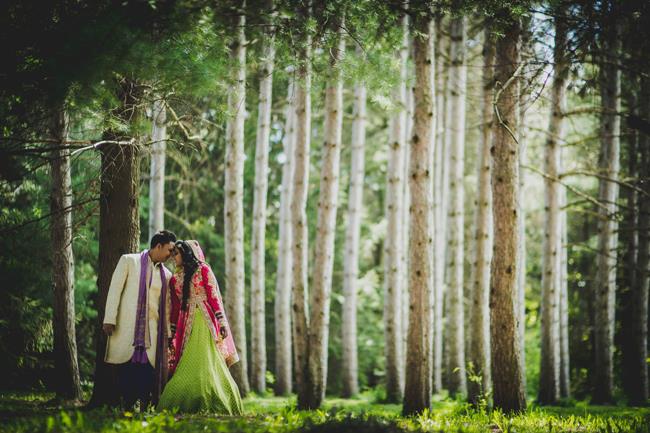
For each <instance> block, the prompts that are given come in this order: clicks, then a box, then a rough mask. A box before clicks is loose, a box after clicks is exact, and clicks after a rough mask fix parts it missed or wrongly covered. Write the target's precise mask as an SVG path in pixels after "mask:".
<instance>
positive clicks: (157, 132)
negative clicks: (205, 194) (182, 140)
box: [149, 97, 167, 239]
mask: <svg viewBox="0 0 650 433" xmlns="http://www.w3.org/2000/svg"><path fill="white" fill-rule="evenodd" d="M152 108H153V109H152V121H151V141H153V144H152V146H151V165H150V170H149V239H151V238H152V237H153V235H154V234H155V233H156V232H158V231H160V230H162V229H163V228H165V150H166V146H167V143H166V140H167V109H166V108H165V102H164V101H163V100H162V99H160V98H159V97H157V98H156V99H155V100H154V102H153V107H152Z"/></svg>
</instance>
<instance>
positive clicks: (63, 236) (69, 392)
mask: <svg viewBox="0 0 650 433" xmlns="http://www.w3.org/2000/svg"><path fill="white" fill-rule="evenodd" d="M50 134H51V135H52V136H53V138H54V139H56V140H57V141H58V142H60V143H64V142H66V141H68V117H67V115H66V113H65V111H64V110H62V109H61V110H56V111H55V112H54V113H53V116H52V127H51V131H50ZM50 170H51V171H52V194H51V195H50V212H51V213H52V223H51V226H50V232H51V237H52V251H53V254H52V286H53V289H54V296H53V312H54V320H53V325H54V367H55V368H56V371H57V374H56V375H55V379H56V382H55V390H56V395H57V397H58V398H60V399H64V400H79V399H80V398H81V384H80V380H79V364H78V362H77V340H76V336H75V335H76V334H75V312H74V310H75V309H74V255H73V253H72V181H71V176H70V150H69V149H60V150H55V151H54V155H52V159H51V161H50Z"/></svg>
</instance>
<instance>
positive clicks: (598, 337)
mask: <svg viewBox="0 0 650 433" xmlns="http://www.w3.org/2000/svg"><path fill="white" fill-rule="evenodd" d="M613 3H614V2H613V1H609V2H606V4H604V6H603V7H604V8H605V9H604V10H605V11H608V12H605V13H607V14H612V15H613V13H614V11H613ZM602 45H603V46H602V50H603V53H604V54H603V56H604V57H603V59H602V60H603V61H602V64H601V65H600V77H599V79H600V83H599V85H600V95H601V106H602V113H601V115H600V154H599V157H598V168H599V172H600V174H601V175H603V176H604V177H603V178H600V179H599V181H598V201H599V202H600V204H601V206H599V207H598V257H597V263H596V268H597V270H596V278H595V280H594V281H595V287H594V290H595V296H594V299H595V323H594V325H595V326H594V327H595V329H594V349H595V350H594V353H595V362H594V376H593V378H594V392H593V396H592V398H593V402H594V403H611V402H613V397H614V396H613V393H614V363H613V357H614V309H615V302H616V301H615V298H616V245H617V235H616V230H617V223H616V217H615V213H616V212H617V208H618V207H617V204H616V203H617V201H618V184H617V183H616V181H617V180H618V172H619V152H620V139H619V135H620V129H621V120H620V117H619V115H618V113H619V112H620V108H621V102H620V101H621V99H620V93H621V72H620V70H619V68H618V66H617V59H618V57H617V56H618V52H619V50H620V40H619V35H618V29H617V25H616V24H615V23H614V22H613V21H612V20H611V19H609V18H608V20H607V22H606V23H605V24H604V29H603V42H602Z"/></svg>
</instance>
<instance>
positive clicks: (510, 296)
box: [490, 12, 526, 412]
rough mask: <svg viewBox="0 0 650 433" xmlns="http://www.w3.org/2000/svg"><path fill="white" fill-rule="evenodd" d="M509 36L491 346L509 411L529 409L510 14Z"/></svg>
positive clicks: (501, 49) (499, 78) (496, 158)
mask: <svg viewBox="0 0 650 433" xmlns="http://www.w3.org/2000/svg"><path fill="white" fill-rule="evenodd" d="M505 15H506V16H505V19H506V23H505V24H504V36H503V37H501V38H500V39H499V41H498V42H497V46H496V53H497V57H496V61H495V65H496V66H495V71H494V72H495V83H497V85H496V92H497V94H496V95H495V102H494V110H495V116H496V119H495V125H494V128H493V131H494V135H493V148H492V156H493V160H492V161H493V166H492V200H493V202H492V206H493V207H492V214H493V221H494V244H493V254H492V266H491V275H490V306H491V308H490V341H491V346H492V347H491V361H492V362H491V364H492V365H493V366H495V367H496V366H498V368H493V370H492V382H493V389H494V406H495V407H496V408H500V409H501V410H503V411H504V412H512V411H521V410H524V409H525V408H526V394H525V389H524V378H523V376H524V365H523V363H522V359H521V352H522V350H521V346H522V344H523V342H522V341H521V336H520V334H519V330H518V323H517V311H516V309H517V265H518V262H517V250H518V246H519V228H518V225H519V220H518V217H517V213H518V211H519V206H518V203H517V201H518V198H519V195H518V189H519V146H518V143H517V141H516V139H515V136H514V134H515V133H516V130H517V111H516V110H517V108H518V103H519V94H518V80H517V78H516V77H515V74H516V73H517V70H518V65H519V52H518V43H519V37H520V35H521V26H520V23H519V21H518V20H517V19H515V18H513V17H512V16H510V15H509V13H508V12H505Z"/></svg>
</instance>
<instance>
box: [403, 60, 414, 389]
mask: <svg viewBox="0 0 650 433" xmlns="http://www.w3.org/2000/svg"><path fill="white" fill-rule="evenodd" d="M409 75H411V74H410V72H409ZM407 83H408V79H407ZM413 93H414V89H413V87H412V86H408V85H407V86H406V122H405V125H404V165H403V166H402V177H403V178H404V180H405V181H404V195H403V197H404V201H403V203H402V218H401V221H403V222H404V223H403V224H402V225H401V228H402V261H401V263H402V264H401V266H402V269H404V271H403V272H402V287H401V295H400V305H401V306H402V312H401V317H402V327H401V332H402V336H401V342H402V348H401V354H402V360H401V361H400V362H401V365H402V366H405V365H406V347H407V345H408V341H407V340H408V335H407V333H406V332H407V330H408V327H409V289H408V286H407V285H406V282H407V281H408V280H409V271H410V268H409V247H410V241H411V237H410V234H409V232H410V227H409V225H408V221H409V209H410V207H411V192H410V190H409V184H408V177H409V170H410V167H409V165H410V164H409V160H410V155H411V149H410V147H409V146H408V143H409V140H410V137H411V135H412V134H413V132H412V131H413V112H414V100H415V98H414V95H413ZM400 374H401V376H402V379H401V381H402V383H404V377H405V371H404V369H403V368H402V371H401V372H400Z"/></svg>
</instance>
